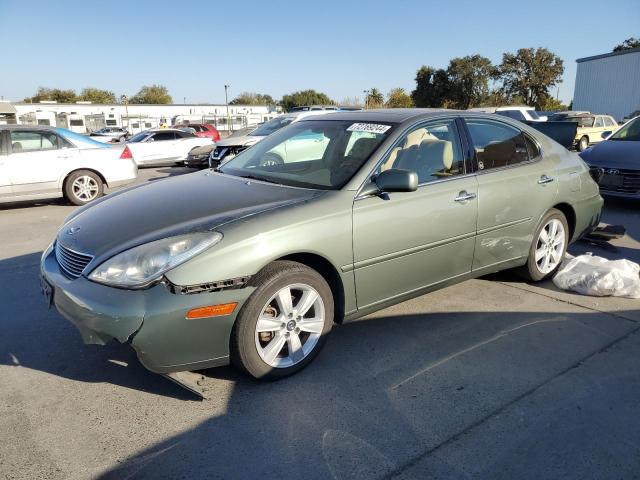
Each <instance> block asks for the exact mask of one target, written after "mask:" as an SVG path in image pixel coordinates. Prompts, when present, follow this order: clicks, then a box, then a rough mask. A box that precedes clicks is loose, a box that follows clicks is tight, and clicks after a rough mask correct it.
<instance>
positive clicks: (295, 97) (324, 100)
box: [280, 90, 334, 111]
mask: <svg viewBox="0 0 640 480" xmlns="http://www.w3.org/2000/svg"><path fill="white" fill-rule="evenodd" d="M333 103H334V102H333V100H331V99H330V98H329V97H328V96H327V95H325V94H324V93H321V92H316V91H315V90H301V91H298V92H293V93H290V94H288V95H283V96H282V100H280V105H281V106H282V108H284V109H285V110H286V111H289V110H291V109H292V108H293V107H304V106H306V105H332V104H333Z"/></svg>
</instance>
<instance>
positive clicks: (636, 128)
mask: <svg viewBox="0 0 640 480" xmlns="http://www.w3.org/2000/svg"><path fill="white" fill-rule="evenodd" d="M609 140H619V141H620V140H623V141H627V142H640V117H638V118H636V119H635V120H631V121H630V122H629V123H627V124H626V125H625V126H624V127H622V128H621V129H620V130H618V131H617V132H616V133H614V134H613V135H611V136H610V137H609Z"/></svg>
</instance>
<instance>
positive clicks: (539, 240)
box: [520, 208, 569, 282]
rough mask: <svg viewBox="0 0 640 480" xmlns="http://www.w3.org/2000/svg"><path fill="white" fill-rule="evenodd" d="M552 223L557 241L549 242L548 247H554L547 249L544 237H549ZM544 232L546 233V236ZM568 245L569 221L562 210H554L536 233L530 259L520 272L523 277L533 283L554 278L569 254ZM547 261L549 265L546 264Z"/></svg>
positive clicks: (530, 249) (550, 240)
mask: <svg viewBox="0 0 640 480" xmlns="http://www.w3.org/2000/svg"><path fill="white" fill-rule="evenodd" d="M552 223H553V224H555V226H556V233H555V239H556V240H555V242H554V240H553V237H552V238H550V239H549V240H548V241H547V242H550V243H547V244H546V245H554V247H548V246H547V247H545V239H544V237H545V236H546V237H547V238H548V237H549V233H550V231H551V230H550V228H551V227H550V225H551V224H552ZM560 227H561V230H560ZM543 231H544V232H545V233H544V234H543ZM560 235H562V238H560ZM558 242H559V243H558ZM568 243H569V225H568V224H567V219H566V217H565V216H564V214H563V213H562V212H561V211H560V210H556V209H555V208H552V209H551V210H549V211H548V212H547V214H546V215H545V216H544V217H543V219H542V221H541V222H540V225H539V226H538V228H537V229H536V231H535V233H534V236H533V242H531V247H530V248H529V258H528V259H527V263H526V265H524V266H523V267H522V269H521V270H520V273H521V275H522V276H523V277H524V278H525V279H527V280H530V281H533V282H539V281H541V280H544V279H545V278H551V277H553V276H554V275H555V274H556V272H557V271H558V268H560V264H561V263H562V260H563V259H564V255H565V254H566V253H567V245H568ZM555 245H557V246H555ZM545 261H547V262H548V263H547V264H545Z"/></svg>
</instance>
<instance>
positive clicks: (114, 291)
mask: <svg viewBox="0 0 640 480" xmlns="http://www.w3.org/2000/svg"><path fill="white" fill-rule="evenodd" d="M40 270H41V274H42V277H43V279H44V280H45V281H46V285H48V286H50V287H51V289H52V295H53V298H52V303H53V305H54V306H55V307H56V309H57V310H58V312H60V314H62V316H64V317H65V318H67V319H68V320H69V321H70V322H71V323H73V324H74V325H75V326H76V328H77V329H78V330H79V331H80V334H81V336H82V339H83V341H84V342H85V343H87V344H99V345H104V344H105V343H107V342H108V341H109V340H111V339H114V338H115V339H116V340H118V341H120V342H122V343H125V342H129V343H130V344H131V346H132V347H133V348H134V349H135V351H136V353H137V355H138V358H139V359H140V362H141V363H142V364H143V365H144V366H145V367H146V368H148V369H149V370H151V371H153V372H156V373H170V372H178V371H188V370H198V369H202V368H209V367H214V366H219V365H225V364H227V363H228V362H229V337H230V335H231V330H232V328H233V324H234V322H235V318H236V315H237V314H238V312H239V311H240V309H241V307H242V305H243V303H244V302H245V301H246V299H247V298H248V297H249V295H250V294H251V293H252V292H253V287H244V288H238V289H229V290H221V291H217V292H205V293H197V294H188V295H180V294H175V293H172V292H171V291H170V290H169V289H168V288H167V286H166V285H164V284H157V285H155V286H153V287H151V288H148V289H145V290H125V289H119V288H112V287H108V286H105V285H101V284H98V283H95V282H92V281H89V280H87V279H86V278H84V277H79V278H77V279H70V278H68V277H67V276H65V275H64V274H63V273H62V271H61V270H60V267H59V266H58V262H57V261H56V258H55V254H54V253H53V250H51V249H50V250H49V251H47V252H45V254H44V255H43V257H42V261H41V265H40ZM232 302H237V303H238V305H237V306H236V308H235V310H234V311H233V313H232V314H230V315H224V316H217V317H209V318H202V319H197V320H186V313H187V312H188V311H189V310H191V309H193V308H197V307H202V306H208V305H217V304H223V303H232Z"/></svg>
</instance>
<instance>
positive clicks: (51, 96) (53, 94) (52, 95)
mask: <svg viewBox="0 0 640 480" xmlns="http://www.w3.org/2000/svg"><path fill="white" fill-rule="evenodd" d="M43 100H50V101H56V102H58V103H75V101H76V100H77V96H76V92H75V91H74V90H61V89H59V88H47V87H38V91H37V92H36V94H35V95H34V96H33V97H27V98H25V99H24V101H25V102H32V103H38V102H40V101H43Z"/></svg>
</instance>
